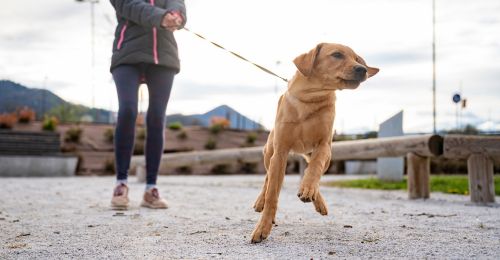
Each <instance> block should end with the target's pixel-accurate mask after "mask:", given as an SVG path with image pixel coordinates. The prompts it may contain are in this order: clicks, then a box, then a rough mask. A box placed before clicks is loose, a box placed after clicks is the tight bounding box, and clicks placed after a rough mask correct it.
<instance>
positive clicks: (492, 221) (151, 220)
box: [0, 175, 500, 259]
mask: <svg viewBox="0 0 500 260" xmlns="http://www.w3.org/2000/svg"><path fill="white" fill-rule="evenodd" d="M328 178H330V179H331V178H335V177H328ZM336 178H338V177H336ZM263 179H264V177H263V176H243V175H240V176H208V177H202V176H198V177H197V176H195V177H186V176H175V177H163V176H162V177H161V178H160V183H159V186H160V190H161V193H162V194H163V195H164V196H165V197H166V198H167V199H168V200H169V204H170V208H169V209H167V210H150V209H143V208H139V207H138V204H139V202H140V198H141V195H142V191H143V185H142V184H138V183H134V182H133V181H134V179H132V180H131V182H132V183H131V185H130V186H131V194H130V195H131V196H130V197H131V200H132V205H133V206H132V208H131V209H130V210H128V211H124V212H117V211H113V210H110V209H109V207H108V204H109V200H110V195H111V189H112V186H113V178H112V177H74V178H33V179H21V178H0V259H30V258H37V259H56V258H64V259H70V258H78V259H84V258H85V259H96V258H111V259H118V258H119V259H122V258H130V259H211V258H216V259H217V258H224V259H311V258H314V259H325V258H375V259H381V258H413V259H414V258H419V259H421V258H439V259H442V258H490V259H499V258H500V207H497V206H494V207H480V206H474V205H470V204H469V203H468V197H466V196H459V195H444V194H439V193H433V194H432V195H431V196H432V199H430V200H427V201H422V200H416V201H408V200H407V199H406V193H405V192H402V191H393V192H387V191H366V190H354V189H336V188H329V187H323V188H322V192H323V194H324V197H325V199H326V200H327V202H328V205H329V209H330V215H328V216H326V217H322V216H320V215H319V214H317V213H316V212H315V211H314V208H313V205H311V204H304V203H302V202H300V201H299V200H298V198H297V197H296V196H295V194H296V191H297V186H298V181H299V179H298V177H297V176H287V178H286V180H285V187H284V189H283V192H282V194H281V197H280V209H279V211H278V216H277V226H276V227H274V228H273V231H272V233H271V236H270V237H269V238H268V239H267V240H266V241H265V242H263V243H261V244H251V243H250V242H249V240H250V233H251V232H252V229H253V227H254V225H255V223H256V221H257V219H258V216H259V214H257V213H255V212H253V210H252V208H251V205H252V203H253V200H254V199H255V197H256V196H257V194H258V192H259V189H260V185H261V183H262V181H263ZM497 201H500V198H498V197H497Z"/></svg>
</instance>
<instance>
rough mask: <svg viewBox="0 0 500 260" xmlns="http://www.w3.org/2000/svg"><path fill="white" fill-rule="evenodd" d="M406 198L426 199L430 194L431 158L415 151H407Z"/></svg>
mask: <svg viewBox="0 0 500 260" xmlns="http://www.w3.org/2000/svg"><path fill="white" fill-rule="evenodd" d="M406 160H407V162H406V163H407V173H408V198H409V199H427V198H429V196H430V189H429V176H430V172H431V170H430V169H431V160H430V158H429V157H423V156H420V155H417V154H415V153H408V154H407V155H406Z"/></svg>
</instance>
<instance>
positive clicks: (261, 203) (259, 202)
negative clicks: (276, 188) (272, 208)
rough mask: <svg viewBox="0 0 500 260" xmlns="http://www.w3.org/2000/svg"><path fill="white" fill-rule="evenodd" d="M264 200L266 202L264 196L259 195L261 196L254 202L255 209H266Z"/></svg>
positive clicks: (259, 210) (258, 210) (257, 210)
mask: <svg viewBox="0 0 500 260" xmlns="http://www.w3.org/2000/svg"><path fill="white" fill-rule="evenodd" d="M264 202H265V198H264V196H262V195H259V197H257V200H255V203H254V204H253V209H254V210H255V211H256V212H262V210H263V209H264Z"/></svg>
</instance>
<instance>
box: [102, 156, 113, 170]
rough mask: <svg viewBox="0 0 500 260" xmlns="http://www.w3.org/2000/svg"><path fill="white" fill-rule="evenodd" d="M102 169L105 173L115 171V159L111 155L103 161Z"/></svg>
mask: <svg viewBox="0 0 500 260" xmlns="http://www.w3.org/2000/svg"><path fill="white" fill-rule="evenodd" d="M104 171H105V172H107V173H115V159H114V158H113V157H111V158H107V159H106V161H104Z"/></svg>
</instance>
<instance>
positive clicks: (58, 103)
mask: <svg viewBox="0 0 500 260" xmlns="http://www.w3.org/2000/svg"><path fill="white" fill-rule="evenodd" d="M25 106H26V107H29V108H31V109H33V110H34V111H35V113H36V116H37V119H38V120H40V119H42V118H43V115H44V114H46V113H50V114H53V115H56V116H57V117H58V118H59V119H60V120H61V121H63V122H64V121H68V122H74V121H80V120H87V121H92V118H95V119H96V120H93V121H94V122H98V123H110V122H114V116H112V115H113V114H115V113H113V112H112V111H109V110H104V109H93V108H89V107H86V106H82V105H78V104H73V103H70V102H67V101H65V100H64V99H62V98H60V97H59V96H57V95H55V94H54V93H52V92H51V91H49V90H46V89H37V88H28V87H26V86H23V85H21V84H18V83H15V82H12V81H9V80H0V113H5V112H14V111H16V110H17V109H19V108H22V107H25ZM214 116H217V117H223V118H226V119H228V120H229V121H230V122H231V126H230V128H233V129H244V130H254V129H261V128H263V126H262V125H261V124H259V123H257V122H255V121H253V120H251V119H249V118H248V117H246V116H244V115H242V114H241V113H239V112H238V111H236V110H234V109H233V108H231V107H229V106H227V105H221V106H218V107H216V108H214V109H212V110H210V111H208V112H206V113H204V114H196V115H182V114H172V115H167V123H172V122H181V123H182V124H183V125H199V126H209V125H210V119H211V118H212V117H214Z"/></svg>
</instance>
